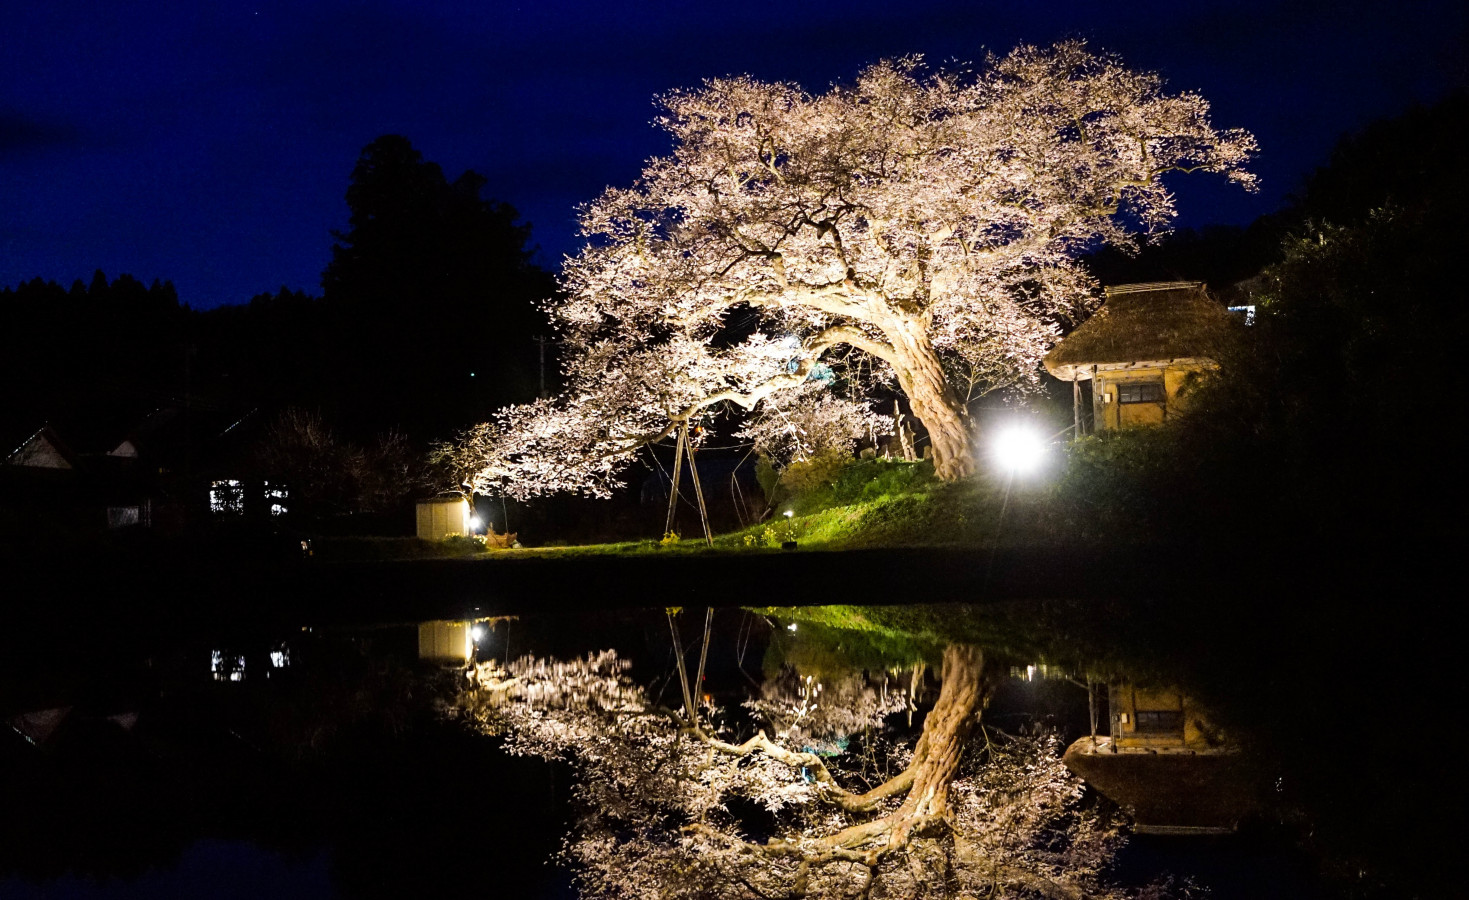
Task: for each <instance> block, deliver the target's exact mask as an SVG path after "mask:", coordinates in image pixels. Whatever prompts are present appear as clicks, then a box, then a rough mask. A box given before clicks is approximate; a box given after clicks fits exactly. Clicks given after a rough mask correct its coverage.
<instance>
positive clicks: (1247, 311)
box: [1229, 303, 1255, 325]
mask: <svg viewBox="0 0 1469 900" xmlns="http://www.w3.org/2000/svg"><path fill="white" fill-rule="evenodd" d="M1229 311H1230V312H1232V313H1234V314H1235V315H1237V316H1244V317H1245V324H1246V325H1253V324H1255V305H1254V304H1253V303H1251V304H1249V305H1248V306H1231V307H1230V308H1229Z"/></svg>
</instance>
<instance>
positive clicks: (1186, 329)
mask: <svg viewBox="0 0 1469 900" xmlns="http://www.w3.org/2000/svg"><path fill="white" fill-rule="evenodd" d="M1234 329H1235V322H1234V319H1233V317H1231V315H1230V313H1229V311H1228V310H1227V309H1226V308H1225V307H1224V306H1223V304H1221V303H1218V302H1216V301H1215V300H1214V299H1212V298H1211V297H1210V296H1209V293H1208V291H1207V290H1206V289H1205V287H1204V284H1203V282H1199V281H1165V282H1149V283H1146V284H1124V285H1118V286H1116V287H1109V288H1107V300H1106V302H1105V303H1103V304H1102V307H1101V308H1100V309H1098V310H1097V312H1096V314H1095V315H1093V316H1092V317H1091V318H1090V319H1088V320H1087V321H1086V322H1085V323H1084V324H1082V325H1081V326H1080V327H1079V328H1077V329H1076V330H1075V331H1073V332H1072V333H1071V334H1070V335H1068V336H1067V337H1066V338H1065V340H1063V341H1061V342H1060V343H1059V344H1057V345H1056V346H1055V347H1054V348H1053V349H1052V350H1051V352H1050V353H1048V354H1046V357H1045V360H1044V362H1045V366H1046V371H1048V372H1050V373H1051V374H1052V375H1054V376H1055V377H1056V378H1059V379H1061V380H1062V381H1069V382H1071V383H1072V385H1073V397H1074V398H1075V402H1076V403H1077V407H1078V408H1077V415H1076V421H1077V426H1078V431H1080V430H1081V424H1082V416H1081V402H1082V401H1081V393H1082V392H1081V388H1080V385H1081V382H1083V381H1090V382H1091V395H1092V422H1093V423H1094V424H1093V429H1094V430H1096V431H1111V430H1116V429H1120V428H1131V427H1134V426H1138V425H1157V424H1160V423H1162V422H1164V421H1165V420H1167V418H1168V416H1169V413H1170V411H1176V410H1177V409H1178V408H1179V406H1180V405H1181V403H1182V402H1183V398H1182V397H1181V396H1180V391H1181V390H1182V389H1183V387H1184V385H1185V384H1186V383H1187V382H1188V381H1189V380H1190V379H1191V378H1193V377H1195V376H1197V375H1198V374H1199V373H1201V372H1207V371H1210V370H1213V369H1217V368H1218V357H1219V352H1220V350H1221V349H1222V347H1223V346H1224V344H1225V343H1226V342H1227V341H1228V340H1229V338H1230V335H1231V334H1233V333H1234Z"/></svg>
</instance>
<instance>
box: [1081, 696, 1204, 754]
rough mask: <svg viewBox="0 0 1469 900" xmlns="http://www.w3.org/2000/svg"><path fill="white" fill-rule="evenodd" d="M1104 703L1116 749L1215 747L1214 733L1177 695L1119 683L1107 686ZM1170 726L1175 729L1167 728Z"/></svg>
mask: <svg viewBox="0 0 1469 900" xmlns="http://www.w3.org/2000/svg"><path fill="white" fill-rule="evenodd" d="M1108 701H1109V706H1110V708H1111V718H1112V740H1113V742H1114V744H1115V745H1116V746H1117V747H1119V748H1124V749H1125V748H1129V747H1131V748H1138V749H1148V748H1151V749H1162V748H1181V749H1198V750H1202V749H1207V748H1209V747H1211V746H1213V745H1214V743H1217V732H1216V731H1215V730H1214V729H1212V728H1211V726H1210V725H1209V724H1208V718H1207V717H1206V716H1205V714H1204V713H1203V711H1202V710H1201V709H1200V708H1199V706H1198V704H1197V703H1195V702H1193V701H1192V700H1190V699H1189V698H1188V697H1187V696H1186V695H1184V694H1183V693H1181V692H1179V691H1176V690H1166V689H1165V690H1158V689H1147V688H1140V687H1138V686H1136V685H1133V684H1130V683H1127V682H1120V683H1114V684H1112V685H1111V686H1110V688H1109V690H1108ZM1140 713H1141V714H1142V718H1141V720H1140V718H1139V714H1140ZM1150 719H1151V722H1150V721H1149V720H1150ZM1173 723H1176V726H1177V727H1167V726H1169V725H1172V724H1173ZM1150 726H1151V727H1150ZM1211 738H1213V739H1215V740H1214V742H1211Z"/></svg>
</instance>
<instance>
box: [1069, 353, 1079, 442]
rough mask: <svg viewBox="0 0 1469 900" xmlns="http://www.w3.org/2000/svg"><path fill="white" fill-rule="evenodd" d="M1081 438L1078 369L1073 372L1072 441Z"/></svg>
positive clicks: (1073, 369)
mask: <svg viewBox="0 0 1469 900" xmlns="http://www.w3.org/2000/svg"><path fill="white" fill-rule="evenodd" d="M1079 437H1081V380H1080V379H1078V378H1077V377H1076V369H1075V368H1074V367H1073V368H1072V370H1071V439H1072V440H1075V439H1077V438H1079Z"/></svg>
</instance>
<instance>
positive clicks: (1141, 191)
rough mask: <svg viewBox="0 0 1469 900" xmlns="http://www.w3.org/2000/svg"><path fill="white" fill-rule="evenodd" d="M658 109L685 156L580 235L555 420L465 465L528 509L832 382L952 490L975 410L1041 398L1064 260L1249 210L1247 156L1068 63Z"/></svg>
mask: <svg viewBox="0 0 1469 900" xmlns="http://www.w3.org/2000/svg"><path fill="white" fill-rule="evenodd" d="M661 104H662V110H663V111H662V114H661V115H660V116H659V118H658V124H659V125H660V126H661V127H662V128H663V129H664V130H666V131H667V132H668V133H669V134H670V135H671V136H672V138H673V144H674V148H673V151H672V152H671V153H670V154H669V155H667V156H663V157H659V158H655V159H653V160H651V161H650V162H649V163H648V164H647V166H646V168H645V169H644V171H643V173H642V176H641V178H640V179H639V180H638V181H637V183H636V184H634V185H633V186H632V187H629V188H609V189H608V190H607V191H606V192H605V193H603V194H602V196H601V197H599V198H598V199H597V200H596V201H594V202H592V203H591V204H589V205H588V206H587V207H586V208H585V209H584V210H583V212H582V219H581V221H582V229H583V232H584V234H585V235H586V237H587V244H586V246H585V248H584V249H583V250H582V251H581V253H580V254H578V255H577V256H576V257H574V258H572V259H569V260H568V261H567V263H566V266H565V268H564V272H563V277H562V289H563V291H564V293H565V299H564V300H563V301H561V302H559V303H557V304H556V305H555V306H554V307H553V308H552V309H551V313H552V315H553V318H554V320H555V322H556V325H557V328H558V330H559V332H560V335H561V339H562V342H563V346H564V350H565V356H566V358H567V359H568V362H567V365H566V377H567V379H568V382H569V385H570V388H569V390H568V392H567V394H566V396H565V397H564V398H563V400H562V401H561V402H560V403H559V404H555V405H554V406H553V405H549V404H547V405H543V406H542V407H540V408H536V409H518V410H510V411H507V412H506V413H504V414H502V416H501V417H500V419H499V420H498V421H497V422H496V423H492V424H491V425H490V426H488V427H487V429H481V430H480V431H479V433H478V435H477V438H478V442H477V446H476V448H475V449H474V451H473V452H471V453H468V454H466V465H468V466H470V467H473V466H472V465H471V464H474V463H475V461H476V460H477V466H478V471H480V472H492V473H494V474H493V477H492V478H488V479H485V480H489V481H495V482H499V483H503V484H507V485H509V487H508V490H511V491H513V492H518V493H519V494H521V495H528V494H533V493H537V492H541V491H545V490H554V489H573V490H575V489H581V490H587V491H590V492H593V493H595V492H598V491H601V490H605V486H606V484H607V482H608V480H609V479H610V478H612V477H613V476H614V475H615V472H616V470H617V468H618V465H619V462H618V460H619V457H620V455H623V454H626V453H627V452H628V451H629V450H631V449H635V448H636V447H638V446H641V445H643V444H644V443H646V442H648V441H651V440H657V439H661V438H662V437H665V436H667V435H668V434H670V433H672V431H673V430H674V429H675V428H676V427H678V424H679V423H681V422H686V421H688V420H690V419H691V418H694V417H697V416H700V415H702V414H704V413H705V411H707V410H710V409H712V408H715V407H718V406H720V405H723V404H733V405H734V406H737V407H741V408H744V409H754V408H757V407H758V406H759V405H760V404H761V403H762V401H764V400H765V398H767V397H769V396H771V395H773V394H774V393H776V392H778V391H783V390H787V389H791V388H795V387H798V386H800V385H802V384H803V383H805V382H807V380H808V379H809V378H810V376H811V375H812V373H813V372H815V371H817V367H818V365H822V366H825V367H826V368H827V369H829V370H831V371H833V372H834V373H835V377H836V379H837V380H842V381H845V382H846V383H848V384H856V385H857V386H858V387H859V389H860V386H861V384H862V383H863V382H864V381H869V382H870V381H878V382H887V383H896V385H897V387H898V388H899V389H900V390H901V392H902V393H903V394H904V395H905V396H906V398H907V401H908V403H909V405H910V407H911V409H912V411H913V414H914V415H915V416H916V417H917V418H918V419H919V420H921V421H922V423H923V425H924V426H925V427H926V429H927V432H928V439H929V442H930V444H931V446H932V454H933V458H934V462H935V466H936V468H937V471H938V472H939V474H940V476H941V477H944V478H946V479H955V478H959V477H962V476H964V475H966V474H967V473H969V472H970V471H971V470H972V468H973V465H974V463H973V458H972V457H973V454H972V452H971V442H972V440H973V437H974V435H973V433H972V429H971V428H970V425H969V423H968V421H967V415H966V406H965V400H966V398H967V397H968V396H973V395H974V394H977V393H983V392H986V391H990V390H995V389H998V388H1004V387H1011V386H1016V385H1023V384H1026V383H1028V382H1032V381H1033V380H1034V379H1035V378H1036V377H1037V372H1038V362H1039V360H1040V358H1041V356H1042V355H1043V354H1044V353H1045V351H1046V350H1047V348H1048V347H1049V346H1050V344H1051V343H1052V341H1053V340H1054V339H1055V337H1056V336H1057V334H1058V333H1059V327H1060V325H1061V324H1062V323H1063V322H1066V321H1069V320H1074V319H1075V318H1076V317H1079V316H1081V315H1084V314H1085V312H1086V310H1087V309H1088V308H1089V305H1090V304H1091V302H1092V296H1093V293H1094V287H1095V286H1094V284H1093V283H1092V281H1091V279H1090V278H1089V276H1088V275H1087V274H1086V272H1085V271H1084V270H1083V269H1082V268H1081V267H1080V266H1079V265H1077V263H1076V262H1075V256H1076V254H1077V253H1078V252H1079V251H1081V250H1082V249H1084V248H1088V247H1093V246H1096V245H1098V244H1106V243H1111V244H1127V243H1128V242H1130V241H1131V240H1133V235H1134V234H1135V233H1136V232H1137V231H1138V230H1147V229H1157V228H1161V227H1163V226H1164V225H1165V224H1166V223H1167V221H1168V220H1169V219H1170V217H1171V216H1172V214H1173V198H1172V195H1171V194H1170V192H1169V191H1168V189H1167V187H1166V185H1165V184H1164V182H1163V177H1164V176H1165V175H1167V174H1168V173H1172V172H1193V171H1208V172H1216V173H1221V174H1224V175H1226V176H1227V177H1229V178H1231V179H1233V180H1235V181H1237V182H1239V183H1240V184H1242V185H1243V186H1245V187H1246V188H1249V187H1252V186H1253V176H1251V175H1250V174H1249V173H1248V172H1247V171H1246V170H1245V168H1244V166H1245V164H1246V163H1247V161H1248V159H1249V158H1250V156H1251V154H1252V153H1253V152H1254V149H1255V142H1254V139H1253V137H1252V136H1251V135H1250V134H1248V133H1247V132H1244V131H1240V130H1216V129H1215V128H1214V127H1213V126H1212V125H1211V124H1210V121H1209V107H1208V104H1207V102H1205V101H1204V99H1203V98H1201V97H1199V96H1198V95H1196V94H1192V93H1178V94H1170V93H1167V92H1165V91H1164V89H1163V84H1162V80H1161V79H1160V78H1159V77H1158V76H1156V75H1152V74H1147V73H1138V72H1133V71H1131V70H1129V69H1127V68H1125V67H1124V66H1123V65H1122V64H1121V63H1120V62H1119V61H1118V60H1116V59H1115V58H1113V57H1110V56H1105V55H1098V54H1094V53H1092V52H1090V51H1089V50H1088V49H1087V48H1086V47H1085V46H1084V45H1083V44H1081V43H1079V42H1071V43H1064V44H1059V45H1057V46H1054V47H1051V48H1048V49H1038V48H1035V47H1028V46H1027V47H1020V48H1018V49H1016V50H1015V51H1013V52H1012V53H1010V54H1009V55H1007V56H1005V57H1003V58H999V59H993V58H992V59H990V60H989V61H988V62H987V64H986V66H984V67H983V68H982V69H980V70H978V71H968V70H963V71H931V70H929V69H928V68H927V67H926V66H925V65H924V64H923V62H922V60H921V59H918V58H906V59H900V60H894V61H886V62H881V63H878V64H877V65H874V66H872V67H870V68H868V69H866V70H865V71H863V72H862V73H861V74H860V75H859V76H858V77H857V79H856V81H855V82H854V83H852V84H849V85H840V86H837V87H834V88H832V89H831V90H830V91H828V92H827V93H825V94H819V95H813V94H810V93H807V92H805V91H803V90H801V89H800V88H799V87H797V86H795V85H791V84H770V83H764V82H760V81H757V80H755V79H753V78H749V77H740V78H725V79H715V80H710V81H707V82H705V84H704V85H703V86H702V87H700V88H698V89H695V90H684V91H675V92H672V93H670V94H667V95H665V96H664V97H663V98H662V99H661ZM550 420H555V425H554V426H548V425H547V424H546V423H547V422H548V421H550ZM552 435H554V437H553V436H552ZM468 445H469V443H468V442H465V443H462V444H461V447H467V446H468ZM549 453H561V454H563V455H562V456H561V457H559V458H558V459H557V461H556V464H555V465H548V460H547V458H546V457H547V454H549ZM548 471H554V473H555V475H554V478H552V479H551V480H549V481H548V480H546V478H545V473H546V472H548Z"/></svg>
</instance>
